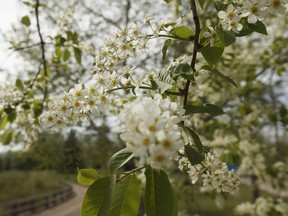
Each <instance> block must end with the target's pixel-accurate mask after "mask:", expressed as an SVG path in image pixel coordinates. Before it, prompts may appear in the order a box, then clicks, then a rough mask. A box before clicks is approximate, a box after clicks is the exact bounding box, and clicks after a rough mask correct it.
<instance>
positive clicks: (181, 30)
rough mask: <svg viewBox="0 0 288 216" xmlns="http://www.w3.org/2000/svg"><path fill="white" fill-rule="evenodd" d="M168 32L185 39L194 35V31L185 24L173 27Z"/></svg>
mask: <svg viewBox="0 0 288 216" xmlns="http://www.w3.org/2000/svg"><path fill="white" fill-rule="evenodd" d="M169 33H170V35H172V36H175V37H179V38H185V39H187V38H188V39H189V38H190V37H191V36H193V35H194V31H193V30H192V29H190V28H188V27H187V26H179V27H175V28H173V29H172V30H171V31H170V32H169Z"/></svg>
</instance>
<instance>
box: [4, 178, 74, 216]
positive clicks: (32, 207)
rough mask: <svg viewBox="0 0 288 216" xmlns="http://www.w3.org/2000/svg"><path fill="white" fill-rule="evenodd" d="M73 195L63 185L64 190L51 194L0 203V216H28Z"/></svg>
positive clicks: (66, 184)
mask: <svg viewBox="0 0 288 216" xmlns="http://www.w3.org/2000/svg"><path fill="white" fill-rule="evenodd" d="M73 195H74V193H73V190H72V186H71V185H70V184H68V183H65V185H64V188H62V189H60V190H57V191H54V192H51V193H47V194H43V195H39V196H33V197H29V198H25V199H17V200H13V201H9V202H2V203H1V202H0V216H28V215H31V214H33V213H36V212H38V211H41V210H43V209H47V208H50V207H52V206H55V205H57V204H59V203H61V202H63V201H65V200H67V199H69V198H70V197H72V196H73Z"/></svg>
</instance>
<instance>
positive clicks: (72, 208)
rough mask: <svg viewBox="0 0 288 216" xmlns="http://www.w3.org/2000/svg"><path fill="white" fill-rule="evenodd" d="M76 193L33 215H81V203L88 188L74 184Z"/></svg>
mask: <svg viewBox="0 0 288 216" xmlns="http://www.w3.org/2000/svg"><path fill="white" fill-rule="evenodd" d="M72 188H73V191H74V193H75V195H74V197H73V198H72V199H69V200H68V201H66V202H64V203H62V204H60V205H57V206H55V207H53V208H51V209H48V210H46V211H43V212H40V213H37V214H33V216H80V215H81V213H80V210H81V204H82V200H83V197H84V195H85V193H86V190H87V188H85V187H83V186H80V185H78V184H72Z"/></svg>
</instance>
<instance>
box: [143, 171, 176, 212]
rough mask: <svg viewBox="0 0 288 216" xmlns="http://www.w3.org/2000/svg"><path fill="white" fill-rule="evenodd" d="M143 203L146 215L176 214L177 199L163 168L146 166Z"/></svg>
mask: <svg viewBox="0 0 288 216" xmlns="http://www.w3.org/2000/svg"><path fill="white" fill-rule="evenodd" d="M145 176H146V189H145V196H144V204H145V209H146V214H147V216H174V215H177V200H176V197H175V196H174V192H173V187H172V185H171V184H170V181H169V179H168V176H167V175H166V173H165V172H164V171H163V170H154V169H152V168H151V167H150V166H149V167H147V168H146V171H145Z"/></svg>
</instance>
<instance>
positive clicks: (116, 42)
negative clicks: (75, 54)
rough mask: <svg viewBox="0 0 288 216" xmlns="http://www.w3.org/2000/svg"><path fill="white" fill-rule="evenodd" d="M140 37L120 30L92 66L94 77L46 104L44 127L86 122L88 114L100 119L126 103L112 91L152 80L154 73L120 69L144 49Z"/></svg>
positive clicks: (125, 67)
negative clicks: (109, 111)
mask: <svg viewBox="0 0 288 216" xmlns="http://www.w3.org/2000/svg"><path fill="white" fill-rule="evenodd" d="M141 35H142V34H141V33H140V31H139V29H138V28H137V27H136V26H133V27H132V28H131V29H129V30H124V29H122V30H120V31H119V32H118V33H117V34H116V35H115V37H114V39H112V40H108V41H107V42H106V45H105V46H104V48H102V49H101V50H100V51H99V53H97V54H96V58H95V61H94V62H93V63H92V65H93V67H94V70H93V74H94V75H93V77H92V78H91V79H90V80H89V81H88V82H85V83H79V84H76V85H75V86H74V88H72V89H70V90H69V92H65V94H64V95H61V96H58V97H56V98H54V99H53V101H51V102H50V103H49V104H48V106H49V112H46V113H44V114H43V115H42V118H41V121H42V123H43V125H44V126H46V127H48V128H52V127H56V128H61V127H63V126H65V125H67V124H76V123H77V122H78V121H79V120H82V119H85V118H86V117H87V114H88V113H93V114H96V115H99V114H100V113H102V112H104V111H107V110H109V109H108V108H110V107H111V106H112V105H113V104H116V105H123V104H124V103H126V102H127V99H125V97H124V98H122V97H120V95H116V94H112V93H113V92H114V91H116V90H120V89H128V88H137V87H139V86H140V85H141V84H143V83H144V84H145V83H148V81H149V80H151V79H153V78H154V77H155V76H156V75H155V72H153V71H151V72H149V73H147V74H146V75H145V76H141V75H139V74H133V71H134V69H135V67H130V66H129V65H126V66H124V67H123V62H124V61H126V60H127V59H128V58H129V57H132V56H133V55H134V54H135V52H136V50H137V49H145V47H146V43H147V40H146V39H145V36H141ZM120 64H122V67H121V68H120V69H119V67H117V66H119V65H120Z"/></svg>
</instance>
